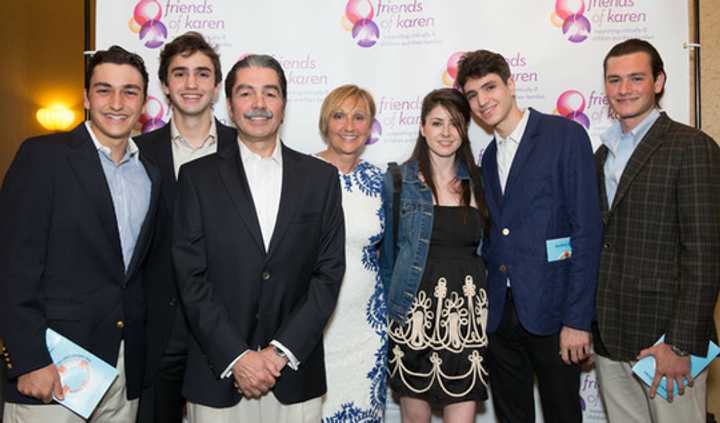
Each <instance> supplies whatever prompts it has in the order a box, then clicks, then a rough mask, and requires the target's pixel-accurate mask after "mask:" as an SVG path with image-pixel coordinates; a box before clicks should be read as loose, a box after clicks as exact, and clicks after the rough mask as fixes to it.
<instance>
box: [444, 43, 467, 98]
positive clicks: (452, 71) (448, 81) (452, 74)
mask: <svg viewBox="0 0 720 423" xmlns="http://www.w3.org/2000/svg"><path fill="white" fill-rule="evenodd" d="M464 55H465V52H464V51H456V52H455V53H453V54H451V55H450V57H448V60H447V63H446V64H445V71H444V72H443V75H442V82H443V85H445V86H446V87H449V88H455V89H460V87H458V86H457V83H456V82H455V78H457V73H458V62H460V59H462V58H463V56H464Z"/></svg>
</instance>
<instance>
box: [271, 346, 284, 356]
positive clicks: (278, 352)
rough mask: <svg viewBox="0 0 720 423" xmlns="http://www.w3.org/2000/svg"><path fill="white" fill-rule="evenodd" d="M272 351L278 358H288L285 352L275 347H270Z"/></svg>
mask: <svg viewBox="0 0 720 423" xmlns="http://www.w3.org/2000/svg"><path fill="white" fill-rule="evenodd" d="M272 349H273V351H274V352H275V354H277V356H278V357H280V358H288V356H287V354H285V351H283V350H281V349H280V348H278V347H276V346H275V345H273V346H272Z"/></svg>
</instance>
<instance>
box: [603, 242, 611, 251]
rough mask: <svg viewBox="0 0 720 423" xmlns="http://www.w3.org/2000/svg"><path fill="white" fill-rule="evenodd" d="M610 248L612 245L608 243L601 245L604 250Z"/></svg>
mask: <svg viewBox="0 0 720 423" xmlns="http://www.w3.org/2000/svg"><path fill="white" fill-rule="evenodd" d="M611 246H612V245H610V243H609V242H606V243H605V244H603V248H604V249H606V250H609V249H610V247H611Z"/></svg>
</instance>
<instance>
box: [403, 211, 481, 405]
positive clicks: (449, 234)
mask: <svg viewBox="0 0 720 423" xmlns="http://www.w3.org/2000/svg"><path fill="white" fill-rule="evenodd" d="M433 211H434V218H433V228H432V236H431V239H430V250H429V252H428V258H427V263H426V265H425V271H424V273H423V276H422V280H421V282H420V286H419V287H418V291H417V293H416V294H415V298H414V299H413V302H412V305H411V307H410V310H409V311H408V314H407V316H406V320H405V322H404V323H403V324H399V323H398V322H391V323H390V327H389V337H390V344H389V353H390V359H389V367H390V387H391V388H392V389H393V391H394V392H395V393H397V394H398V395H400V396H401V397H402V396H410V397H414V398H419V399H423V400H425V401H428V402H430V403H431V404H433V405H436V406H444V405H448V404H452V403H456V402H461V401H481V400H486V399H487V397H488V394H487V381H488V375H487V371H486V367H487V364H486V362H485V355H486V350H487V345H488V337H487V334H486V332H485V328H486V325H487V307H488V299H487V294H486V278H485V275H486V272H485V264H484V262H483V260H482V259H481V258H480V257H479V256H477V255H476V253H475V252H476V249H477V246H478V243H479V242H480V239H481V236H482V228H483V226H484V221H483V218H482V215H481V214H480V212H479V211H478V210H477V209H475V208H473V207H468V206H460V207H448V206H435V207H434V208H433Z"/></svg>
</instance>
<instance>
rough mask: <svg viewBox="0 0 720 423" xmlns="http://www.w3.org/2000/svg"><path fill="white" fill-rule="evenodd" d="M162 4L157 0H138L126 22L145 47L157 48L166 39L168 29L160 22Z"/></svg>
mask: <svg viewBox="0 0 720 423" xmlns="http://www.w3.org/2000/svg"><path fill="white" fill-rule="evenodd" d="M161 17H162V6H161V5H160V3H159V2H158V1H157V0H140V1H139V2H138V3H137V4H136V5H135V8H134V9H133V15H132V17H131V18H130V21H129V22H128V27H129V28H130V31H132V32H134V33H136V34H138V37H139V38H140V41H142V42H143V45H144V46H145V47H147V48H158V47H160V46H162V45H163V44H164V43H165V40H167V36H168V31H167V28H166V27H165V25H164V24H163V23H162V21H161V19H160V18H161Z"/></svg>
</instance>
